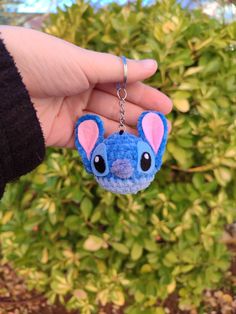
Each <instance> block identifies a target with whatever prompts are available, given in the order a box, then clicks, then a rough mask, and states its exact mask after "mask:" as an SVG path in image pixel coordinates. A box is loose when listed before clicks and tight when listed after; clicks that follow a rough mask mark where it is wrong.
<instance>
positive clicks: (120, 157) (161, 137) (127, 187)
mask: <svg viewBox="0 0 236 314" xmlns="http://www.w3.org/2000/svg"><path fill="white" fill-rule="evenodd" d="M137 129H138V134H139V136H135V135H133V134H130V133H127V132H123V133H122V132H116V133H113V134H112V135H110V136H109V137H107V138H104V127H103V122H102V120H101V119H100V117H99V116H97V115H92V114H87V115H85V116H83V117H81V118H79V119H78V121H77V123H76V127H75V145H76V147H77V149H78V152H79V154H80V156H81V157H82V161H83V164H84V166H85V168H86V170H87V171H88V172H89V173H92V174H93V175H94V176H95V179H96V180H97V182H98V183H99V184H100V185H101V186H102V187H103V188H104V189H106V190H109V191H112V192H114V193H120V194H131V193H137V192H138V191H140V190H143V189H145V188H146V187H147V186H149V184H150V183H151V182H152V180H153V179H154V176H155V174H156V172H157V171H158V170H159V169H160V167H161V164H162V156H163V154H164V151H165V147H166V143H167V136H168V127H167V120H166V118H165V116H164V115H163V114H162V113H160V112H156V111H146V112H143V113H142V114H141V116H140V117H139V119H138V126H137Z"/></svg>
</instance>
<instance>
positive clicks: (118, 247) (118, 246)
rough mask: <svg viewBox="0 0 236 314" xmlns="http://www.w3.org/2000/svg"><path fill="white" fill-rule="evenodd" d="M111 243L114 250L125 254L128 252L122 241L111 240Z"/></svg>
mask: <svg viewBox="0 0 236 314" xmlns="http://www.w3.org/2000/svg"><path fill="white" fill-rule="evenodd" d="M111 245H112V247H113V248H114V250H116V251H117V252H119V253H122V254H125V255H126V254H129V249H128V248H127V247H126V246H125V245H124V244H123V243H115V242H112V243H111Z"/></svg>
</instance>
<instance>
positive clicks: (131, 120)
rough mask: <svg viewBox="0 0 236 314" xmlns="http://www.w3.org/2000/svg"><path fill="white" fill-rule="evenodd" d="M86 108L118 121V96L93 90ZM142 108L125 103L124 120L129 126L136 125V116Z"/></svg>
mask: <svg viewBox="0 0 236 314" xmlns="http://www.w3.org/2000/svg"><path fill="white" fill-rule="evenodd" d="M87 109H88V110H89V111H92V112H93V113H95V114H98V115H102V116H104V117H106V118H107V119H110V120H113V121H119V117H120V107H119V102H118V98H117V97H116V96H113V95H111V94H107V93H104V92H102V91H99V90H96V89H95V90H94V91H93V93H92V94H91V97H90V100H89V103H88V105H87ZM143 111H144V110H143V109H142V108H141V107H139V106H136V105H134V104H132V103H130V102H126V104H125V121H126V123H127V124H128V125H130V126H136V124H137V120H138V117H139V116H140V115H141V113H142V112H143Z"/></svg>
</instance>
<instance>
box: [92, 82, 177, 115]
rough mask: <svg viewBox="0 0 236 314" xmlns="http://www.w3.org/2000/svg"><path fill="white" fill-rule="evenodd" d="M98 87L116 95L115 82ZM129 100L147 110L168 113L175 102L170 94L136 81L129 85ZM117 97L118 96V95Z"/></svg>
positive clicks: (97, 86)
mask: <svg viewBox="0 0 236 314" xmlns="http://www.w3.org/2000/svg"><path fill="white" fill-rule="evenodd" d="M96 89H99V90H102V91H104V92H106V93H109V94H111V95H114V96H116V86H115V84H112V83H108V84H98V85H96ZM126 90H127V100H128V101H129V102H131V103H133V104H135V105H137V106H140V107H142V108H143V109H145V110H156V111H160V112H162V113H163V114H168V113H170V111H171V110H172V107H173V104H172V101H171V100H170V98H169V97H168V96H166V95H165V94H163V93H162V92H160V91H159V90H157V89H156V88H153V87H151V86H148V85H146V84H144V83H142V82H135V83H131V84H128V85H127V88H126ZM116 97H117V96H116Z"/></svg>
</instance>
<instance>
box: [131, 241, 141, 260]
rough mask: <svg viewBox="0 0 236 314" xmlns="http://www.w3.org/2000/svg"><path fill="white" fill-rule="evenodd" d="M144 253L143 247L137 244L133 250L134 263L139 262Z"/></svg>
mask: <svg viewBox="0 0 236 314" xmlns="http://www.w3.org/2000/svg"><path fill="white" fill-rule="evenodd" d="M142 253H143V247H142V246H141V245H140V244H139V243H137V242H135V243H134V245H133V247H132V249H131V259H132V260H133V261H136V260H138V259H139V258H140V257H141V256H142Z"/></svg>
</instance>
